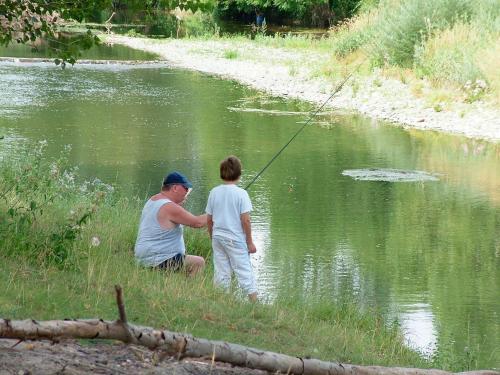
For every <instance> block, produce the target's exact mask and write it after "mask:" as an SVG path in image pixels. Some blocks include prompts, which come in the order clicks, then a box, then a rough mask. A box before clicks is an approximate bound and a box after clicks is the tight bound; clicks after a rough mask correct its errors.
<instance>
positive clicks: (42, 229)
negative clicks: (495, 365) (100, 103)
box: [0, 147, 470, 372]
mask: <svg viewBox="0 0 500 375" xmlns="http://www.w3.org/2000/svg"><path fill="white" fill-rule="evenodd" d="M32 149H33V147H32V148H30V150H31V151H27V154H21V153H17V154H16V156H15V157H12V158H11V159H8V160H7V159H4V160H3V163H2V164H1V166H0V177H2V178H1V179H0V194H2V196H3V197H4V199H2V201H1V202H0V234H1V236H2V237H1V240H2V252H1V254H0V262H1V264H2V271H3V272H1V273H0V284H1V285H4V286H5V287H4V289H3V293H2V294H0V317H2V318H9V319H37V320H54V319H66V318H71V319H78V318H101V319H105V320H113V319H116V315H117V314H116V302H115V301H116V298H115V295H114V288H113V287H114V285H117V284H118V285H121V286H122V288H123V291H124V299H125V304H126V308H127V315H128V320H129V321H130V323H133V324H138V325H144V326H152V327H157V328H165V329H168V330H171V331H175V332H182V333H189V334H192V335H193V336H196V337H203V338H208V339H211V340H223V341H228V342H233V343H239V344H242V345H246V346H250V347H256V348H260V349H263V350H268V351H274V352H279V353H287V354H289V355H294V356H300V357H305V356H307V357H313V358H318V359H323V360H327V361H340V362H343V363H355V364H366V365H383V366H404V367H419V368H428V367H431V366H434V367H440V368H443V369H450V370H462V369H466V368H469V367H470V364H469V363H466V362H465V360H464V359H463V358H456V357H454V356H453V353H449V355H448V353H447V355H445V356H440V355H437V354H436V356H435V358H433V359H432V360H430V359H425V358H422V356H420V355H419V353H418V352H416V351H415V350H412V349H410V348H408V347H407V346H406V345H405V340H404V338H403V336H402V333H401V331H400V327H399V325H398V324H397V323H394V324H393V323H392V322H386V321H384V320H383V319H382V317H381V315H380V313H378V312H377V311H376V310H375V309H372V308H369V307H366V308H364V309H361V308H360V305H359V304H358V303H359V301H353V300H336V301H334V300H331V301H321V302H320V301H318V300H312V299H311V300H307V299H304V300H302V299H300V298H299V299H297V298H294V297H291V295H292V294H290V296H288V295H287V293H285V292H284V293H283V296H282V297H276V300H274V301H273V303H272V304H271V303H257V304H251V303H248V302H247V301H246V298H241V296H238V294H237V293H236V294H227V293H224V292H222V291H221V290H218V289H215V288H214V287H213V285H212V274H211V267H210V266H208V267H207V269H206V270H205V272H203V274H202V275H200V276H199V277H196V278H186V277H185V276H184V275H183V274H181V273H174V274H165V273H163V272H153V271H151V270H149V269H145V268H142V267H138V265H137V263H136V262H135V259H134V255H133V245H134V242H135V236H136V233H137V226H138V219H139V216H140V212H141V208H142V205H143V199H140V198H137V197H131V196H123V195H121V194H120V193H119V192H117V191H116V190H113V189H111V188H110V187H109V186H104V185H102V183H100V182H94V183H90V184H89V183H82V181H80V180H79V178H78V176H77V175H75V174H74V173H73V172H72V171H71V169H68V167H67V166H66V165H64V163H63V161H64V157H61V158H60V160H61V161H60V162H54V161H53V160H47V159H45V158H44V157H43V154H42V153H41V152H42V151H41V150H40V151H35V152H34V151H32ZM18 157H19V159H18ZM21 176H22V178H21ZM33 181H36V184H35V183H33ZM16 184H17V185H16ZM12 186H15V187H16V188H15V189H12ZM28 202H29V203H28ZM185 238H186V245H187V247H188V248H189V249H191V250H196V252H195V254H197V255H202V256H204V257H205V258H207V262H208V264H210V251H211V246H210V241H209V238H208V235H207V233H206V231H203V230H187V231H186V237H185ZM448 359H450V361H448ZM0 362H1V361H0ZM0 372H1V369H0Z"/></svg>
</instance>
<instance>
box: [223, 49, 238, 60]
mask: <svg viewBox="0 0 500 375" xmlns="http://www.w3.org/2000/svg"><path fill="white" fill-rule="evenodd" d="M224 58H226V59H229V60H234V59H237V58H238V51H237V50H234V49H227V50H225V51H224Z"/></svg>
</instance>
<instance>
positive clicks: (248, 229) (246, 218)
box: [240, 212, 257, 254]
mask: <svg viewBox="0 0 500 375" xmlns="http://www.w3.org/2000/svg"><path fill="white" fill-rule="evenodd" d="M240 218H241V226H242V227H243V232H245V237H246V241H247V246H248V252H249V253H251V254H253V253H255V252H257V248H256V247H255V245H254V243H253V239H252V222H251V220H250V213H249V212H245V213H244V214H241V215H240Z"/></svg>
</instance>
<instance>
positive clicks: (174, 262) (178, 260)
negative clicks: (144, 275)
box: [155, 253, 185, 272]
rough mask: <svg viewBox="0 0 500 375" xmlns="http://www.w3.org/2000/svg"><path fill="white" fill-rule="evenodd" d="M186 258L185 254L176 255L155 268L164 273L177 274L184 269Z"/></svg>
mask: <svg viewBox="0 0 500 375" xmlns="http://www.w3.org/2000/svg"><path fill="white" fill-rule="evenodd" d="M184 258H185V256H184V254H180V253H179V254H177V255H174V256H173V257H172V258H168V259H167V260H165V261H163V262H162V263H160V264H159V265H157V266H156V267H155V268H156V269H159V270H163V271H173V272H177V271H179V270H181V269H182V268H183V267H184Z"/></svg>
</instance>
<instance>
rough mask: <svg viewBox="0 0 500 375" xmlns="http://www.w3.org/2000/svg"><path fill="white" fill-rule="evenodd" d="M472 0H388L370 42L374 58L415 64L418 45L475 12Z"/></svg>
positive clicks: (393, 62) (389, 62)
mask: <svg viewBox="0 0 500 375" xmlns="http://www.w3.org/2000/svg"><path fill="white" fill-rule="evenodd" d="M473 7H474V3H473V2H472V1H471V0H420V1H412V0H401V1H400V2H395V1H389V0H388V1H386V2H385V3H384V4H383V5H382V7H381V9H380V13H379V17H378V21H377V23H376V25H375V27H374V31H373V35H372V37H371V42H370V50H371V56H372V62H373V63H374V64H375V65H377V66H383V65H385V64H390V65H397V66H401V67H412V66H413V59H414V56H415V49H416V47H417V46H418V45H420V44H421V43H422V42H424V41H425V40H427V38H429V37H430V36H432V35H433V34H434V33H435V32H436V31H438V30H443V29H445V28H448V27H451V26H452V25H453V24H454V23H455V22H456V21H457V20H459V19H462V20H464V19H465V20H467V19H469V18H470V16H471V14H472V10H473Z"/></svg>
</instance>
